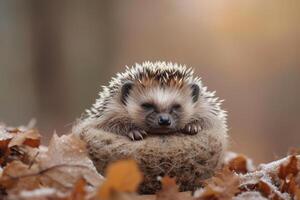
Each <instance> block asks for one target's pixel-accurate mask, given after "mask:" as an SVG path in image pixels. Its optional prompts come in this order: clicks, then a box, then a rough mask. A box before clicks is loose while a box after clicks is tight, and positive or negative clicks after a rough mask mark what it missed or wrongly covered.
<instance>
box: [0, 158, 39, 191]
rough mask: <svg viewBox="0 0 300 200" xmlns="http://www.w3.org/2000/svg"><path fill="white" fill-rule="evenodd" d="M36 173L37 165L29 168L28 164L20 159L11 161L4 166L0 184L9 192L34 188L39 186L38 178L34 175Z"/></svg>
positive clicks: (37, 170)
mask: <svg viewBox="0 0 300 200" xmlns="http://www.w3.org/2000/svg"><path fill="white" fill-rule="evenodd" d="M38 173H39V169H38V166H37V165H34V166H31V167H30V168H29V166H28V165H26V164H24V163H22V162H20V161H13V162H11V163H9V164H8V165H7V166H6V167H5V168H4V170H3V173H2V176H1V178H0V185H1V187H2V188H5V189H6V190H9V191H11V192H18V191H21V190H26V189H27V190H31V189H35V188H38V187H39V186H40V185H39V181H38V179H37V178H36V177H35V176H36V175H38Z"/></svg>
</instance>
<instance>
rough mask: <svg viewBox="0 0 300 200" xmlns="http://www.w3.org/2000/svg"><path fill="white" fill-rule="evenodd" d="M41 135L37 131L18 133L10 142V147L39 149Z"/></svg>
mask: <svg viewBox="0 0 300 200" xmlns="http://www.w3.org/2000/svg"><path fill="white" fill-rule="evenodd" d="M40 140H41V135H40V134H39V132H38V131H37V130H36V129H31V130H27V131H25V132H19V133H17V134H16V135H15V136H14V137H13V138H12V139H11V141H10V142H9V144H8V147H12V146H20V145H22V144H24V145H27V146H30V147H39V146H40V143H41V141H40Z"/></svg>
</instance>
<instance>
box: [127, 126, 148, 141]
mask: <svg viewBox="0 0 300 200" xmlns="http://www.w3.org/2000/svg"><path fill="white" fill-rule="evenodd" d="M127 136H128V137H129V138H130V139H131V140H132V141H134V140H142V139H144V137H146V136H147V133H146V131H144V130H142V129H133V130H131V131H129V133H128V135H127Z"/></svg>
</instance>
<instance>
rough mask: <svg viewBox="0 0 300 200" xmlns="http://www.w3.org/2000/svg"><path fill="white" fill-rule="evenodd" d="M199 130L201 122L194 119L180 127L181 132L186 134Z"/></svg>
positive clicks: (193, 133)
mask: <svg viewBox="0 0 300 200" xmlns="http://www.w3.org/2000/svg"><path fill="white" fill-rule="evenodd" d="M201 130H202V126H201V124H200V123H199V122H198V121H194V122H191V123H188V124H187V125H185V127H184V128H183V129H182V132H183V133H184V134H188V135H196V134H197V133H198V132H200V131H201Z"/></svg>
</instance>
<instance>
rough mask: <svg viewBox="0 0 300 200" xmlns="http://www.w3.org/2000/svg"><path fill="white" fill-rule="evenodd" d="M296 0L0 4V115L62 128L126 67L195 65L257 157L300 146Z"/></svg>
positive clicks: (235, 145) (234, 141)
mask: <svg viewBox="0 0 300 200" xmlns="http://www.w3.org/2000/svg"><path fill="white" fill-rule="evenodd" d="M299 10H300V1H296V0H295V1H294V0H291V1H281V0H265V1H261V0H244V1H239V0H213V1H212V0H203V1H198V0H193V1H192V0H185V1H182V0H168V1H167V0H160V1H141V0H130V1H128V0H119V1H115V0H107V1H96V0H89V1H79V0H72V1H71V0H69V1H68V0H48V1H47V0H44V1H41V0H27V1H17V0H9V1H7V0H0V121H3V122H5V123H7V124H9V125H14V126H17V125H20V124H27V123H28V122H29V120H30V119H31V118H33V117H34V118H36V119H37V121H38V123H37V126H38V127H39V129H40V130H41V132H42V134H43V136H44V143H47V141H48V139H49V138H50V137H51V135H52V133H53V131H55V130H56V132H57V133H59V134H63V133H67V132H68V131H69V130H70V128H71V124H72V121H74V119H76V118H77V117H79V116H80V115H81V113H82V112H83V111H84V109H86V108H88V107H89V106H90V105H91V104H92V103H93V102H94V100H95V98H96V97H97V93H98V91H99V89H100V86H101V85H103V84H106V83H107V82H108V81H109V79H110V77H111V76H113V75H114V74H115V73H116V72H118V71H120V70H123V69H124V66H125V65H128V66H130V65H133V64H134V63H135V62H138V63H141V62H143V61H145V60H150V61H156V60H166V61H173V62H178V63H182V64H186V65H188V66H192V67H193V68H194V69H195V71H196V72H197V73H198V74H199V75H200V76H202V78H203V81H204V83H205V84H206V85H208V87H209V88H210V89H211V90H216V91H217V94H218V96H220V97H221V98H223V99H225V100H226V101H225V103H224V107H225V109H226V110H228V112H229V127H230V131H229V132H230V136H231V148H232V149H233V150H235V151H238V152H241V153H244V154H246V155H248V156H250V157H252V158H253V159H254V161H255V162H267V161H270V160H273V159H275V158H277V157H280V156H283V155H285V153H286V152H287V150H288V149H289V148H290V147H293V146H299V144H300V131H299V130H300V127H299V123H300V120H299V119H300V115H299V113H300V88H299V87H300V53H299V52H300V11H299Z"/></svg>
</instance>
